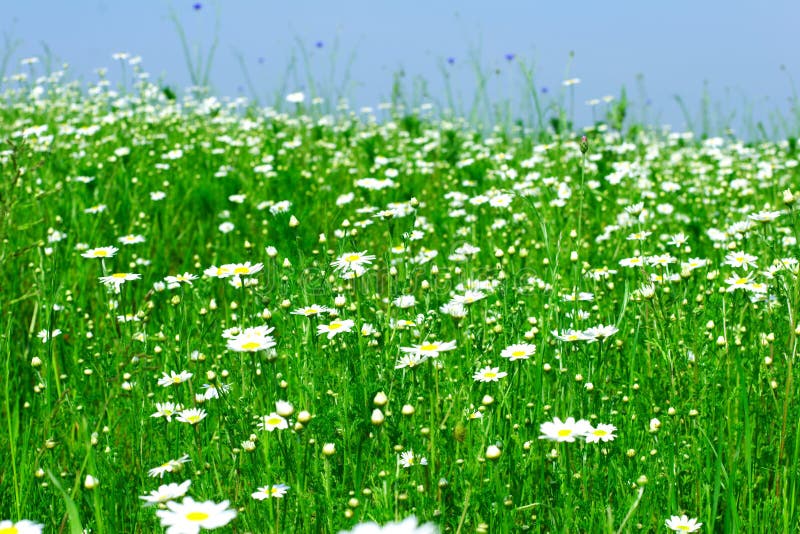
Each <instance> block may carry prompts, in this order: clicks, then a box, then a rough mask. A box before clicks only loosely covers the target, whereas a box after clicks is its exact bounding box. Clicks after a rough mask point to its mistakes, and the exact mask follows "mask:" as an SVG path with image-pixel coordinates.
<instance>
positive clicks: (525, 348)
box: [500, 343, 536, 362]
mask: <svg viewBox="0 0 800 534" xmlns="http://www.w3.org/2000/svg"><path fill="white" fill-rule="evenodd" d="M535 353H536V345H531V344H529V343H515V344H514V345H509V346H508V347H506V348H504V349H503V351H502V352H501V353H500V356H502V357H503V358H508V359H509V360H510V361H512V362H513V361H516V360H527V359H528V358H529V357H530V356H533V355H534V354H535Z"/></svg>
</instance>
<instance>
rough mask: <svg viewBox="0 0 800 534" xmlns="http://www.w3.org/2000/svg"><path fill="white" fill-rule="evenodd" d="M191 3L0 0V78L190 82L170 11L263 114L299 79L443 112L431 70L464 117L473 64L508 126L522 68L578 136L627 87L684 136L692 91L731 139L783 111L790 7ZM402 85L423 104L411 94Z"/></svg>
mask: <svg viewBox="0 0 800 534" xmlns="http://www.w3.org/2000/svg"><path fill="white" fill-rule="evenodd" d="M195 3H196V2H194V1H184V0H173V1H172V2H161V1H155V0H140V1H138V2H122V1H116V0H114V1H111V0H72V1H69V2H67V1H57V0H25V1H16V2H14V1H11V0H2V5H1V6H0V30H3V31H4V33H5V35H6V36H7V37H9V38H11V39H16V40H18V42H19V43H20V46H19V48H18V49H17V50H16V52H15V54H14V56H13V62H12V65H11V66H10V67H9V69H8V72H6V74H10V73H12V72H14V71H16V70H18V69H19V68H20V67H18V63H17V62H18V60H19V59H20V58H23V57H28V56H32V55H39V56H42V53H43V44H45V45H47V47H48V48H49V49H50V50H51V52H52V53H53V55H54V57H55V58H57V59H58V61H59V63H60V62H61V61H65V62H67V63H69V64H70V71H71V72H72V74H73V75H74V76H76V77H80V78H82V79H84V80H93V79H95V75H94V70H95V69H96V68H97V67H108V68H109V73H110V75H111V76H114V77H115V78H114V79H119V77H118V76H119V66H118V65H115V62H114V61H113V60H112V59H111V54H112V53H114V52H129V53H131V54H134V55H140V56H142V59H143V62H142V65H143V67H144V68H145V70H147V71H148V72H150V73H151V74H152V75H153V77H154V78H156V79H159V78H162V79H163V80H165V81H166V82H168V83H170V84H171V85H173V86H177V87H183V86H186V85H189V84H190V77H189V75H188V70H187V67H186V61H185V58H184V55H183V52H182V49H181V46H180V40H179V38H178V34H177V32H176V30H175V26H174V24H173V22H172V21H171V20H170V9H171V10H172V11H173V12H174V14H175V16H176V17H177V18H178V20H179V21H180V23H181V25H182V27H183V28H184V30H185V32H186V36H187V40H188V42H189V44H190V47H191V48H192V49H193V50H200V51H201V52H203V51H207V50H208V49H209V47H210V45H211V43H212V42H213V41H214V35H215V32H216V31H217V30H218V33H217V36H218V48H217V52H216V56H215V60H214V62H213V64H212V69H211V82H212V84H213V87H214V90H215V91H216V92H217V93H218V94H221V95H231V96H234V95H239V94H243V95H245V96H252V95H251V91H250V85H249V84H248V83H247V82H246V80H245V75H244V70H243V69H242V67H241V65H240V63H239V60H238V59H237V57H241V58H242V61H243V63H244V65H245V69H246V71H247V73H248V76H249V77H250V80H251V82H252V86H253V87H255V88H256V93H257V94H256V96H258V97H259V98H260V100H261V102H262V103H273V101H274V99H275V97H276V94H278V93H279V92H286V91H295V90H305V91H308V90H309V83H310V82H309V76H308V72H310V73H311V79H313V81H314V83H316V84H317V85H318V86H320V87H321V92H322V93H323V94H325V95H326V96H333V95H335V94H337V93H338V92H339V90H340V89H343V92H344V94H346V95H347V96H349V99H350V103H351V105H352V106H353V107H360V106H375V105H377V104H378V103H379V102H382V101H385V100H386V99H388V98H389V96H390V94H391V87H392V81H393V77H394V74H395V73H396V72H398V71H400V70H403V72H404V73H405V76H404V78H403V79H404V80H405V84H406V87H407V88H408V90H407V94H408V95H411V94H412V93H413V91H412V90H411V88H412V87H413V86H414V85H415V84H414V80H425V81H426V84H427V95H425V96H420V98H419V99H418V101H425V100H429V101H432V102H433V103H434V104H436V105H437V106H439V107H442V106H446V105H447V102H448V100H447V97H446V91H445V81H444V80H445V78H444V76H443V74H442V68H444V70H445V71H446V72H447V76H448V78H449V80H450V86H451V91H452V94H453V95H454V102H455V104H456V107H457V108H459V109H460V110H461V111H462V112H468V111H469V110H470V109H471V108H472V104H473V95H474V93H475V90H476V87H477V84H478V77H477V76H476V74H475V67H476V66H479V68H480V69H481V72H483V76H484V77H485V79H486V80H487V81H486V83H487V92H488V94H489V97H490V99H491V100H492V102H500V101H504V100H506V99H510V102H511V103H512V106H511V108H510V109H511V114H512V115H513V116H526V117H528V116H531V113H532V108H531V107H530V106H529V104H527V103H529V102H530V97H529V95H527V94H526V92H525V87H526V85H525V82H524V79H523V77H522V75H521V73H520V68H519V67H520V62H522V63H523V64H525V65H528V66H533V67H534V76H535V78H534V79H535V83H536V87H537V89H538V90H540V91H541V90H542V88H543V87H544V88H546V89H547V90H548V91H549V92H548V93H547V94H546V95H542V98H544V99H547V98H552V99H558V98H562V99H563V100H562V102H563V103H564V104H565V105H566V106H568V107H570V104H571V103H573V104H572V108H573V113H574V116H575V118H576V123H577V124H578V125H582V124H586V123H587V122H590V121H591V119H592V111H591V108H590V107H588V106H587V105H586V104H585V102H586V101H587V100H590V99H593V98H599V97H602V96H604V95H614V96H618V95H619V92H620V89H621V88H622V86H625V87H626V88H627V91H628V96H629V98H630V99H631V100H632V101H633V107H632V110H631V113H632V114H633V116H634V117H640V116H643V114H645V113H646V114H647V115H646V119H647V120H649V121H651V122H659V123H669V124H671V125H673V127H674V128H675V129H683V128H685V127H686V126H687V122H686V121H685V120H684V116H683V114H682V113H681V111H680V108H679V106H678V104H677V103H676V102H675V99H674V95H676V94H677V95H680V96H681V97H682V98H683V99H684V101H685V102H686V103H687V105H688V106H689V107H690V109H691V110H692V112H693V115H696V114H697V113H698V111H699V109H700V106H699V104H700V102H701V99H702V97H703V92H704V90H706V91H707V92H708V95H709V96H710V100H711V102H712V103H713V105H712V106H711V108H710V109H711V113H710V117H711V119H712V126H713V125H718V124H721V123H722V122H723V121H721V120H719V118H720V117H727V116H731V115H733V116H734V117H735V119H734V124H735V125H736V126H737V131H740V133H741V134H743V135H744V134H745V133H746V132H744V131H742V130H746V129H748V128H752V124H753V123H754V122H756V121H762V122H763V123H764V124H765V126H766V127H767V129H768V130H769V129H770V125H771V124H773V123H775V121H774V112H775V111H776V110H780V111H782V112H783V113H784V115H786V114H787V113H788V111H789V98H790V97H791V95H792V88H791V83H790V81H789V79H790V76H792V77H795V78H800V55H798V54H797V46H796V38H792V36H793V35H796V34H797V30H796V27H794V26H795V25H796V23H797V21H798V20H800V2H798V1H797V0H766V1H764V2H745V1H739V0H729V1H720V0H706V1H698V0H672V1H670V2H655V1H634V0H628V1H622V0H610V1H605V2H585V1H582V0H574V1H571V2H560V1H559V2H556V1H549V2H543V1H535V0H528V1H499V0H498V1H493V2H486V1H477V0H460V1H458V2H444V1H440V2H437V1H435V0H428V1H420V0H405V1H394V2H390V1H387V0H384V1H381V0H372V1H365V0H364V1H362V0H358V1H346V0H342V1H337V2H334V1H322V0H306V1H295V2H276V1H273V0H261V1H256V0H225V1H222V0H218V1H216V2H215V1H206V2H201V4H202V7H201V9H199V10H196V9H194V8H193V6H194V4H195ZM318 42H320V43H321V47H319V48H318V47H317V43H318ZM303 49H304V50H305V53H306V57H307V58H308V68H307V67H306V66H305V65H306V64H305V62H304V55H303V52H302V50H303ZM571 52H574V57H573V59H572V60H570V56H571ZM507 54H514V59H513V60H511V61H508V60H507V59H506V55H507ZM292 57H294V59H295V63H294V65H295V67H294V69H290V68H289V66H290V65H291V62H292ZM447 58H453V59H454V63H453V64H452V65H451V64H448V63H447ZM572 77H577V78H580V80H581V83H580V84H578V85H576V86H573V87H572V88H571V90H564V89H563V88H562V85H561V83H562V81H563V80H564V79H565V78H572ZM797 81H798V82H799V83H800V79H798V80H797ZM416 87H417V88H418V91H417V93H421V92H422V91H421V90H419V88H421V87H422V85H421V83H417V84H416ZM332 88H335V89H332ZM642 88H643V90H642ZM523 102H526V103H525V104H523ZM601 110H602V108H596V109H595V113H596V114H601V113H602V112H601ZM694 123H695V126H696V127H697V126H699V124H700V121H699V119H698V118H697V117H695V119H694ZM748 125H750V126H748Z"/></svg>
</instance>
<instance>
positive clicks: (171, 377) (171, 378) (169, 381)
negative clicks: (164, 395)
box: [158, 371, 192, 388]
mask: <svg viewBox="0 0 800 534" xmlns="http://www.w3.org/2000/svg"><path fill="white" fill-rule="evenodd" d="M161 374H162V375H163V376H162V377H161V378H159V379H158V385H159V386H163V387H165V388H167V387H169V386H171V385H173V384H180V383H181V382H186V381H187V380H189V379H190V378H192V373H190V372H189V371H181V372H180V373H176V372H175V371H170V374H167V373H161Z"/></svg>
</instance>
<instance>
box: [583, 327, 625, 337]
mask: <svg viewBox="0 0 800 534" xmlns="http://www.w3.org/2000/svg"><path fill="white" fill-rule="evenodd" d="M617 332H619V328H617V327H616V326H614V325H608V326H605V325H602V324H599V325H597V326H593V327H591V328H587V329H586V330H584V331H583V335H585V336H589V337H590V338H592V339H605V338H607V337H611V336H613V335H614V334H616V333H617Z"/></svg>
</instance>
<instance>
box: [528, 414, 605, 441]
mask: <svg viewBox="0 0 800 534" xmlns="http://www.w3.org/2000/svg"><path fill="white" fill-rule="evenodd" d="M591 428H592V425H591V424H590V423H589V421H587V420H585V419H580V420H578V421H575V418H574V417H568V418H567V420H566V421H563V422H562V421H561V419H559V418H558V417H555V418H553V421H552V422H547V423H542V424H541V426H540V427H539V431H540V432H541V433H542V435H541V436H539V439H547V440H550V441H559V442H560V441H567V442H570V443H571V442H573V441H575V438H576V437H584V436H586V434H588V433H589V432H590V430H591Z"/></svg>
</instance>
